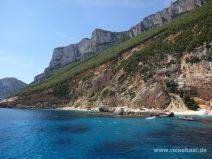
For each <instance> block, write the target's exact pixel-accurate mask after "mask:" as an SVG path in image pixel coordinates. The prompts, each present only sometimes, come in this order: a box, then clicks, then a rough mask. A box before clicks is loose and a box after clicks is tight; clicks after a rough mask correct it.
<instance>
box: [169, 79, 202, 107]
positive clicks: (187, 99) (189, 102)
mask: <svg viewBox="0 0 212 159" xmlns="http://www.w3.org/2000/svg"><path fill="white" fill-rule="evenodd" d="M166 88H167V91H168V92H171V93H175V94H179V95H180V98H182V100H183V102H184V104H185V105H186V106H187V107H188V109H191V110H197V109H198V108H199V106H198V104H197V103H196V102H195V101H194V99H193V98H192V97H191V96H190V95H189V93H188V92H186V91H185V90H182V89H178V84H177V83H175V82H174V81H167V82H166Z"/></svg>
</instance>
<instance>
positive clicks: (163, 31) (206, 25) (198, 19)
mask: <svg viewBox="0 0 212 159" xmlns="http://www.w3.org/2000/svg"><path fill="white" fill-rule="evenodd" d="M211 19H212V2H211V1H210V2H209V3H208V4H206V5H204V6H203V7H201V8H199V9H197V10H195V11H193V12H191V13H188V14H185V15H183V16H181V17H178V18H176V19H175V20H174V21H172V22H170V23H167V24H165V25H163V26H162V27H160V28H157V29H152V30H150V31H147V32H145V33H143V34H141V35H138V36H136V37H134V38H132V39H130V40H128V41H126V42H123V43H121V44H119V45H117V46H114V47H111V48H109V49H106V50H104V51H103V52H101V53H100V54H97V55H96V56H94V57H92V58H89V59H87V60H86V61H83V62H75V63H72V64H70V65H67V66H66V67H64V68H62V69H61V70H57V71H55V72H54V73H53V74H52V75H51V76H50V77H49V78H48V79H47V80H46V81H44V82H42V83H40V84H31V85H29V86H28V87H27V88H26V89H25V90H24V91H22V92H21V93H20V95H28V94H31V93H35V92H37V91H41V90H44V89H47V88H52V87H54V86H55V85H56V84H59V83H64V82H66V81H68V80H71V79H72V78H73V77H74V76H76V75H77V74H80V73H82V72H84V71H86V70H88V69H90V68H93V67H96V66H99V65H101V64H103V63H105V62H107V61H110V60H112V59H115V58H117V57H118V56H119V55H120V54H121V53H123V52H125V51H127V50H129V49H131V48H133V47H135V46H136V45H138V44H140V43H142V42H143V41H145V40H147V39H150V38H152V37H153V36H155V35H159V34H160V36H159V37H160V38H158V40H156V41H154V43H152V44H151V45H150V46H149V47H147V48H146V49H144V50H142V52H140V53H139V54H135V55H134V56H132V58H130V59H129V60H128V61H126V63H125V66H124V67H125V71H132V68H136V66H137V62H138V61H140V58H141V57H142V56H143V57H146V56H149V57H150V55H152V53H154V52H155V51H153V50H157V51H160V52H161V54H165V53H167V52H173V51H174V52H183V51H189V50H191V49H193V48H194V47H197V46H199V45H201V44H202V43H203V42H209V41H212V36H211V35H212V28H211V26H212V21H211ZM195 24H199V25H197V27H196V28H197V29H196V32H198V31H200V32H201V33H200V34H199V35H198V36H194V34H193V32H192V30H191V28H192V27H193V26H194V25H195ZM181 30H184V31H185V32H183V34H181V35H180V36H179V37H178V38H177V41H176V42H175V43H169V42H163V43H162V42H161V41H163V40H164V39H165V38H166V37H167V36H168V35H170V34H174V33H177V32H179V31H181ZM162 39H163V40H162ZM138 58H139V60H137V59H138Z"/></svg>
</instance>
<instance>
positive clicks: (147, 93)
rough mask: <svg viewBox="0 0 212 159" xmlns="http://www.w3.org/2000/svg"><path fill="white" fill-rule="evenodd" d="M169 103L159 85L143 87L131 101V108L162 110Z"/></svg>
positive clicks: (167, 96)
mask: <svg viewBox="0 0 212 159" xmlns="http://www.w3.org/2000/svg"><path fill="white" fill-rule="evenodd" d="M169 103H170V97H169V95H168V93H167V92H166V91H165V89H164V88H163V86H162V85H161V84H154V85H152V86H150V87H144V88H142V89H141V90H140V92H139V93H138V94H137V96H136V97H135V99H133V107H135V108H141V107H142V106H144V107H149V108H160V109H164V108H165V107H166V106H167V105H168V104H169Z"/></svg>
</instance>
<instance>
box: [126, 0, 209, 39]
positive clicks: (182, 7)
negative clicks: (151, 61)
mask: <svg viewBox="0 0 212 159" xmlns="http://www.w3.org/2000/svg"><path fill="white" fill-rule="evenodd" d="M204 3H206V0H178V1H176V2H173V3H172V4H171V6H170V7H169V8H166V9H164V10H162V11H160V12H157V13H155V14H152V15H150V16H147V17H145V18H144V19H143V21H141V22H140V23H138V24H137V25H135V26H133V27H132V28H131V29H130V30H129V35H130V37H134V36H136V35H139V34H141V33H143V32H144V31H146V30H149V29H152V28H155V27H158V26H161V25H162V24H164V23H165V22H168V21H170V20H172V19H173V18H175V17H176V16H178V15H180V14H183V13H186V12H188V11H191V10H193V9H196V8H197V7H200V6H202V5H203V4H204Z"/></svg>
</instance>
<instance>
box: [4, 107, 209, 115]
mask: <svg viewBox="0 0 212 159" xmlns="http://www.w3.org/2000/svg"><path fill="white" fill-rule="evenodd" d="M0 108H8V109H43V110H44V109H48V110H64V111H78V112H90V113H93V114H101V115H109V116H111V115H114V116H117V115H118V116H129V117H137V116H141V117H142V116H143V117H148V116H158V117H163V116H166V115H168V114H170V113H171V112H173V113H174V115H176V116H192V115H194V116H196V115H197V116H212V110H206V109H200V110H197V111H194V110H184V111H172V110H154V109H146V108H145V109H144V110H140V109H132V108H128V107H117V108H116V110H115V111H114V112H101V111H99V108H97V107H95V108H91V109H86V108H79V107H55V108H50V107H47V108H44V107H15V106H0ZM121 109H125V110H124V111H123V112H122V114H118V113H117V112H120V110H121Z"/></svg>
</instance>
